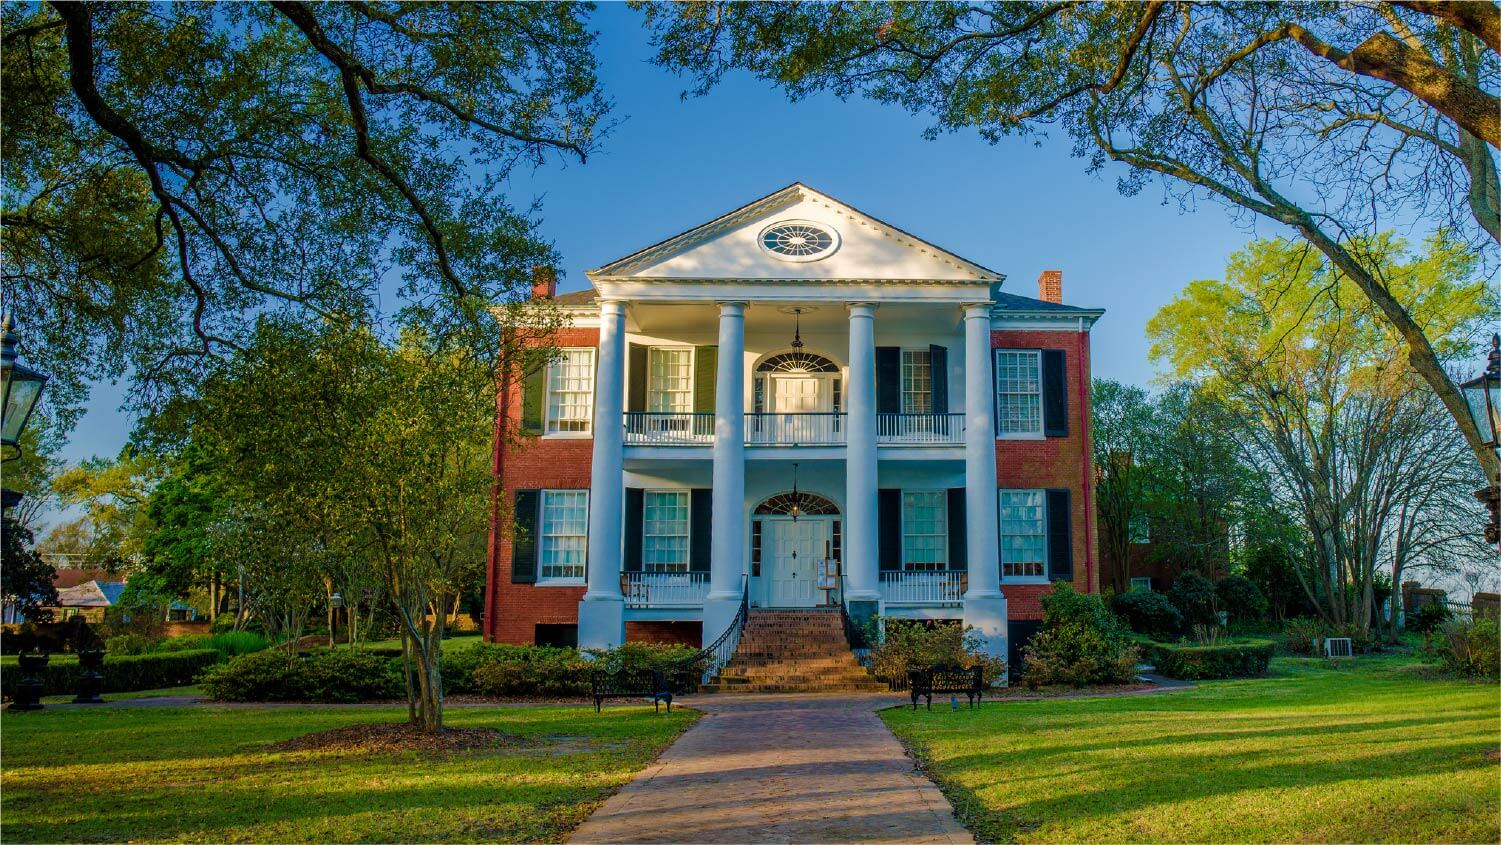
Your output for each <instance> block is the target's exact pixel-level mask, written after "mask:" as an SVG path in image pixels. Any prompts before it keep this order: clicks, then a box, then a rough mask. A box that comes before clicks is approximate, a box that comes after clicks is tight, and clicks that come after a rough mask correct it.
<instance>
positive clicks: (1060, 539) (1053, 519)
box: [1046, 490, 1074, 581]
mask: <svg viewBox="0 0 1501 845" xmlns="http://www.w3.org/2000/svg"><path fill="white" fill-rule="evenodd" d="M1046 520H1047V531H1048V580H1049V581H1072V580H1074V531H1073V528H1074V514H1073V507H1072V503H1071V502H1070V501H1069V491H1068V490H1049V491H1048V505H1047V517H1046Z"/></svg>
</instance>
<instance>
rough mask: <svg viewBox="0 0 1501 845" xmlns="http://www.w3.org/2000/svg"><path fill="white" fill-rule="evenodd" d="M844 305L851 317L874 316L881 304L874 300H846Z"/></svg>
mask: <svg viewBox="0 0 1501 845" xmlns="http://www.w3.org/2000/svg"><path fill="white" fill-rule="evenodd" d="M844 307H845V308H847V309H849V312H850V316H851V317H874V316H875V314H876V309H877V308H879V307H881V306H880V305H879V304H877V303H874V302H846V303H845V304H844Z"/></svg>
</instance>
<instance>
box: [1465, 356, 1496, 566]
mask: <svg viewBox="0 0 1501 845" xmlns="http://www.w3.org/2000/svg"><path fill="white" fill-rule="evenodd" d="M1459 388H1460V390H1462V391H1463V392H1464V397H1465V404H1467V405H1468V406H1469V408H1470V419H1471V421H1473V422H1474V423H1475V428H1476V429H1477V430H1478V431H1479V432H1480V436H1481V437H1482V438H1484V439H1485V445H1486V446H1487V447H1488V448H1490V449H1492V450H1495V451H1498V452H1501V334H1492V335H1491V352H1490V356H1489V357H1488V358H1487V359H1486V365H1485V372H1483V373H1481V374H1480V375H1478V376H1476V377H1475V378H1472V379H1470V380H1469V381H1467V382H1465V383H1464V384H1462V385H1460V386H1459ZM1485 482H1486V483H1485V486H1484V487H1482V488H1480V489H1479V490H1476V491H1475V498H1477V499H1479V500H1480V501H1482V502H1484V503H1485V507H1486V510H1487V511H1489V512H1490V521H1489V522H1488V523H1487V524H1486V526H1485V541H1486V542H1487V543H1490V544H1491V545H1496V544H1497V543H1501V478H1487V479H1486V480H1485Z"/></svg>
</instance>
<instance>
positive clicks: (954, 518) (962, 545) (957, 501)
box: [949, 487, 969, 569]
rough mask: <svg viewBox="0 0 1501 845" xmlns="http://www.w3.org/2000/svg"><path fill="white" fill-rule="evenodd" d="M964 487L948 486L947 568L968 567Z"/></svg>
mask: <svg viewBox="0 0 1501 845" xmlns="http://www.w3.org/2000/svg"><path fill="white" fill-rule="evenodd" d="M966 516H967V514H966V513H965V510H964V488H963V487H950V488H949V569H967V568H968V567H969V538H968V537H967V536H966V535H965V531H966V530H967V528H966V525H967V523H966V522H965V519H966Z"/></svg>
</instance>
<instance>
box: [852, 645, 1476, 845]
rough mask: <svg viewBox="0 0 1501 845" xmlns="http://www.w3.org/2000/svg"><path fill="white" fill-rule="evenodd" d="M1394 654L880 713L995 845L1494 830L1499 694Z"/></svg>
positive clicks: (1469, 836) (1404, 837) (1395, 836)
mask: <svg viewBox="0 0 1501 845" xmlns="http://www.w3.org/2000/svg"><path fill="white" fill-rule="evenodd" d="M1498 692H1501V691H1498V688H1497V686H1496V685H1495V684H1472V683H1464V682H1457V681H1440V680H1429V679H1425V678H1424V677H1423V676H1422V673H1421V670H1420V668H1419V667H1417V666H1415V665H1413V664H1412V663H1411V661H1409V660H1405V659H1401V658H1361V659H1360V660H1358V661H1355V662H1354V663H1353V664H1344V665H1341V666H1339V667H1336V668H1329V667H1328V666H1326V665H1325V664H1324V663H1323V662H1322V661H1314V660H1307V659H1278V660H1275V661H1274V662H1273V665H1272V675H1271V677H1268V678H1263V679H1257V680H1245V681H1212V682H1206V683H1202V684H1201V685H1200V686H1199V688H1197V689H1193V690H1186V691H1182V692H1175V693H1167V694H1161V695H1154V696H1143V697H1134V698H1115V699H1095V700H1070V701H1041V702H1008V703H995V704H986V705H985V706H984V707H983V708H981V710H979V711H977V712H967V711H964V710H960V711H959V712H948V711H947V710H938V709H936V708H935V709H934V710H933V712H931V713H929V712H926V711H919V712H916V713H914V712H912V711H910V710H905V709H903V710H887V711H885V712H884V713H883V714H882V717H883V718H884V719H885V720H886V723H887V724H888V725H890V726H891V728H892V730H893V731H895V732H896V734H897V735H898V736H899V737H901V738H902V739H903V740H904V741H905V742H907V743H908V744H909V745H910V746H911V747H913V748H914V749H915V750H916V751H917V753H918V755H919V757H920V758H921V759H923V761H924V763H925V765H926V766H927V767H928V769H929V771H930V772H931V773H932V774H933V775H934V777H935V778H936V779H937V780H938V781H939V783H940V785H941V786H942V787H943V788H944V791H945V792H947V793H948V795H949V797H950V798H951V800H953V802H954V804H955V806H956V808H957V809H958V811H959V814H960V817H961V819H962V820H963V821H964V822H965V823H966V824H967V825H968V826H969V827H970V829H971V830H974V831H975V832H976V835H977V836H978V837H979V838H980V839H982V840H986V841H994V842H1010V841H1016V842H1281V841H1286V842H1496V841H1498V838H1501V829H1498V814H1501V770H1498V763H1497V752H1498V744H1501V694H1498Z"/></svg>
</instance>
